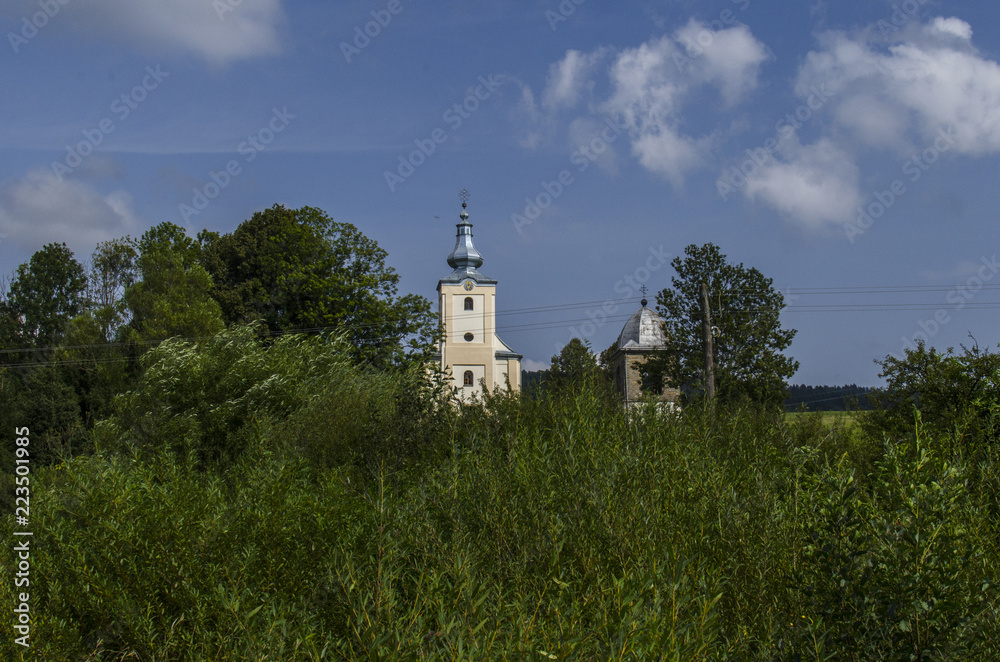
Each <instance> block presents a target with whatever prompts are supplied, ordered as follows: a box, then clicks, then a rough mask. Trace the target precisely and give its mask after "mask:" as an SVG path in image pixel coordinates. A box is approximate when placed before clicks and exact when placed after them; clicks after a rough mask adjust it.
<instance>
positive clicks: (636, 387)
mask: <svg viewBox="0 0 1000 662" xmlns="http://www.w3.org/2000/svg"><path fill="white" fill-rule="evenodd" d="M643 292H645V288H643ZM647 303H648V302H647V301H646V299H643V300H642V301H641V304H642V307H641V308H639V310H637V311H635V313H633V314H632V316H631V317H630V318H629V319H628V321H627V322H625V326H624V327H623V328H622V332H621V335H619V336H618V342H617V343H615V351H614V353H613V354H612V355H611V368H612V370H613V371H614V375H615V390H617V391H618V393H619V394H620V395H621V398H622V400H623V402H624V403H625V407H626V408H628V407H632V406H633V405H635V404H637V403H639V402H641V401H642V399H643V395H644V393H643V390H642V372H641V371H642V364H643V363H644V362H645V361H646V359H647V358H648V357H650V356H652V355H654V354H656V353H659V352H662V351H664V350H665V349H667V337H666V336H665V335H664V334H663V318H662V317H660V316H659V315H657V314H656V313H655V312H653V311H652V310H651V309H649V308H647V307H646V304H647ZM654 395H655V397H656V400H658V401H659V402H661V403H663V404H664V405H665V406H667V407H669V408H670V409H676V408H677V406H678V405H677V402H678V400H679V399H680V389H677V388H672V387H664V388H663V391H662V392H660V393H657V394H654Z"/></svg>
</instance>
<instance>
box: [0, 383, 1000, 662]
mask: <svg viewBox="0 0 1000 662" xmlns="http://www.w3.org/2000/svg"><path fill="white" fill-rule="evenodd" d="M338 375H339V377H338V382H337V384H336V386H335V387H334V386H332V385H331V387H330V388H329V389H323V390H320V391H318V392H314V393H313V396H312V397H308V398H306V397H302V398H298V399H297V400H295V401H296V402H298V403H299V404H298V405H296V406H294V407H292V406H290V407H289V408H286V409H281V410H280V411H279V410H277V409H275V410H274V411H271V412H270V413H268V414H267V415H265V416H258V417H250V419H249V421H248V422H247V423H245V424H243V425H241V426H240V427H239V434H241V435H242V436H241V437H240V439H241V441H240V446H239V448H240V452H239V453H238V454H234V455H232V456H231V460H230V462H229V463H227V464H226V466H225V467H224V468H220V467H219V466H217V465H212V466H206V465H205V463H204V461H203V460H204V457H203V455H202V454H200V453H199V450H198V449H199V448H202V447H201V446H199V445H198V444H187V445H182V446H180V448H182V449H184V450H185V452H177V449H178V448H179V447H178V446H177V445H171V446H169V447H165V448H161V449H157V448H156V445H155V444H149V443H146V442H145V441H144V442H143V443H142V444H135V443H132V444H131V445H128V444H124V445H123V446H118V447H116V450H115V451H114V452H110V451H108V452H105V453H103V454H99V455H97V456H94V457H90V458H77V459H74V460H72V461H68V462H66V463H64V464H62V465H61V466H59V467H58V468H54V469H53V470H51V471H48V472H45V473H43V474H42V475H41V476H40V479H41V484H40V485H38V486H36V487H35V489H36V490H37V492H36V493H37V494H38V495H39V503H38V505H37V506H36V507H37V508H38V509H39V513H40V519H39V521H38V522H37V524H36V531H37V533H36V542H35V543H34V544H36V545H37V546H36V548H35V551H34V552H33V553H34V555H35V556H33V564H34V565H33V568H34V570H33V573H34V575H33V576H34V577H35V578H36V581H37V582H38V584H37V585H33V591H34V593H33V595H34V596H35V597H33V600H35V601H36V602H35V603H34V606H35V608H36V616H37V620H36V622H35V628H36V630H35V634H34V637H35V646H36V649H35V650H34V651H33V655H34V656H36V657H35V658H34V659H47V660H48V659H52V660H75V659H93V660H125V659H137V660H321V659H330V660H336V659H342V660H392V659H400V660H408V659H433V660H523V659H538V660H547V659H559V660H611V659H620V660H684V661H691V660H695V661H697V660H789V661H791V660H872V661H874V660H992V659H997V657H998V654H1000V651H998V650H997V648H998V645H997V644H996V643H995V642H997V641H1000V636H998V635H1000V632H998V627H997V622H996V609H997V595H998V594H997V590H996V588H995V582H996V579H997V575H998V572H997V571H998V568H1000V550H998V545H997V540H998V534H1000V531H998V512H1000V509H998V494H1000V489H998V488H1000V471H998V464H997V455H996V451H995V449H992V448H988V447H982V448H979V449H977V450H975V451H974V452H973V451H972V450H970V451H968V454H967V455H961V454H953V453H951V452H950V451H949V450H948V449H949V446H948V444H947V440H943V439H936V438H929V437H926V436H924V435H923V434H921V433H919V432H918V433H917V434H914V435H913V436H911V437H910V438H908V439H906V438H904V439H898V440H883V439H875V438H870V437H866V436H865V435H864V434H862V433H861V432H860V431H858V430H856V429H849V430H844V429H840V430H837V431H831V430H829V429H827V428H826V427H824V426H822V425H821V424H817V423H816V421H815V419H810V418H808V417H807V418H802V419H797V420H796V421H795V422H794V423H791V424H788V423H785V422H784V420H783V419H782V418H780V417H775V416H774V415H772V414H768V413H762V412H755V411H753V410H737V411H714V412H713V411H700V410H691V411H687V412H685V413H684V414H683V415H682V416H675V415H668V414H665V413H662V412H659V411H657V410H656V409H653V408H651V409H649V410H647V411H645V412H642V413H641V414H639V413H636V414H633V415H631V416H626V415H625V413H624V412H622V411H621V410H620V409H619V408H618V407H617V406H616V405H615V404H614V403H613V402H610V401H608V400H607V399H606V397H605V396H604V395H603V394H602V393H600V392H599V391H596V390H592V389H584V390H583V391H582V392H579V393H562V394H559V395H552V396H550V397H541V398H538V399H528V398H523V399H522V398H515V397H507V396H498V397H494V398H491V399H489V400H488V401H487V402H485V403H480V404H479V405H476V406H471V407H465V408H463V409H462V410H461V411H458V410H455V409H453V408H452V407H450V406H443V405H442V404H441V403H440V401H437V400H435V399H434V398H433V396H432V395H431V394H429V393H423V394H421V393H422V392H421V391H420V390H419V389H418V388H417V387H416V386H415V385H414V384H412V383H411V384H406V383H405V379H402V378H393V379H383V378H381V377H379V376H377V375H373V374H370V373H366V372H364V371H361V370H358V369H355V368H343V369H342V370H341V372H339V373H338ZM310 388H312V387H310ZM129 420H130V421H132V423H133V424H135V425H139V428H138V429H141V428H142V426H141V423H142V420H141V416H140V417H138V418H133V419H129ZM220 420H222V419H220ZM225 420H228V419H225ZM227 425H228V424H227ZM120 429H121V430H127V429H133V428H120ZM121 434H122V435H123V436H127V434H128V433H127V432H125V431H123V432H121ZM188 438H192V437H190V435H188ZM122 448H130V449H131V450H130V451H127V452H126V451H123V450H122ZM211 448H215V446H211ZM962 452H963V453H964V452H966V451H962ZM11 526H12V523H11V521H10V519H9V518H8V519H7V520H5V529H6V531H7V532H9V531H10V529H11ZM8 558H9V555H5V556H4V559H3V562H4V563H8ZM10 591H11V588H10V587H9V585H8V584H6V583H5V584H4V585H3V588H0V593H2V594H3V595H4V602H5V603H7V602H8V601H9V600H12V597H11V595H10ZM3 645H4V646H5V647H7V652H8V654H9V655H10V659H20V658H18V657H17V655H18V653H17V652H16V650H15V648H14V647H13V646H8V644H7V643H6V642H5V643H4V644H3ZM24 659H32V658H31V657H29V656H25V657H24Z"/></svg>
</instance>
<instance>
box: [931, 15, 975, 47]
mask: <svg viewBox="0 0 1000 662" xmlns="http://www.w3.org/2000/svg"><path fill="white" fill-rule="evenodd" d="M926 31H927V32H928V34H938V35H952V36H954V37H958V38H959V39H964V40H965V41H969V40H971V39H972V26H971V25H969V24H968V23H966V22H965V21H963V20H961V19H958V18H942V17H941V16H938V17H937V18H935V19H934V20H933V21H931V24H930V25H928V26H927V28H926Z"/></svg>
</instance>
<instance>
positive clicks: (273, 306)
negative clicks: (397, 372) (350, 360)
mask: <svg viewBox="0 0 1000 662" xmlns="http://www.w3.org/2000/svg"><path fill="white" fill-rule="evenodd" d="M200 238H201V240H202V243H203V245H204V246H205V252H204V256H203V262H204V264H205V266H206V268H207V269H208V271H209V272H210V273H211V275H212V277H213V279H214V283H215V285H214V289H213V290H212V294H213V296H214V297H215V299H216V300H217V301H218V302H219V305H220V306H221V307H222V312H223V316H224V318H225V320H226V322H227V323H235V322H251V321H256V320H260V321H263V322H264V323H265V324H266V325H267V328H268V330H269V331H270V332H271V333H273V334H278V333H284V332H288V331H298V330H306V331H308V330H318V329H323V330H336V331H337V332H338V333H340V334H342V335H343V336H344V337H345V338H346V339H347V340H348V342H349V343H350V344H351V346H353V347H354V348H355V350H354V351H355V357H356V358H357V359H359V360H362V361H364V362H368V363H372V364H375V365H381V366H385V365H391V364H396V363H399V362H401V361H402V360H403V359H404V358H405V356H406V355H407V354H408V352H412V351H415V350H423V351H430V348H431V347H432V346H433V341H434V338H435V335H436V332H437V320H436V318H435V316H434V315H433V313H432V311H431V304H430V301H428V300H427V299H425V298H424V297H420V296H416V295H412V294H407V295H403V296H399V295H398V293H397V292H398V282H399V276H398V274H397V273H396V272H395V270H393V269H392V268H391V267H389V266H388V265H387V264H386V257H387V255H388V254H387V253H386V252H385V251H384V250H383V249H381V248H380V247H379V246H378V244H377V243H376V242H375V241H373V240H371V239H369V238H368V237H366V236H365V235H364V234H362V233H361V232H360V231H359V230H358V229H357V228H356V227H355V226H353V225H351V224H350V223H339V222H336V221H334V220H333V219H331V218H330V217H329V216H327V215H326V213H325V212H323V211H322V210H320V209H315V208H313V207H302V208H301V209H288V208H286V207H283V206H281V205H275V206H273V207H271V208H270V209H266V210H264V211H261V212H257V213H255V214H254V215H253V216H252V217H251V218H250V219H248V220H246V221H244V222H243V223H241V224H240V225H239V227H237V228H236V230H235V231H234V232H233V233H231V234H226V235H222V236H219V235H215V234H211V233H205V234H203V235H201V237H200Z"/></svg>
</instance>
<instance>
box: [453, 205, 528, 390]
mask: <svg viewBox="0 0 1000 662" xmlns="http://www.w3.org/2000/svg"><path fill="white" fill-rule="evenodd" d="M461 199H462V213H461V214H459V218H460V219H461V221H460V222H459V223H458V224H457V225H456V226H455V227H456V228H457V229H458V231H457V233H456V237H455V249H454V250H452V252H451V254H450V255H448V266H450V267H451V268H452V272H451V273H450V274H448V275H447V276H445V277H444V278H442V279H441V280H440V281H438V286H437V291H438V311H439V312H440V315H441V321H442V323H443V325H444V337H443V339H442V340H441V344H440V356H441V368H442V370H443V371H445V372H446V373H447V374H448V375H449V376H450V378H451V383H452V386H454V387H455V389H457V392H458V395H459V397H460V398H461V399H462V400H470V399H472V398H473V397H481V396H482V395H483V386H484V385H485V386H486V388H487V389H489V390H490V391H491V392H495V391H497V390H502V389H506V388H508V387H509V388H510V389H511V390H512V391H519V390H521V358H523V357H522V356H521V355H520V354H517V353H515V352H514V351H513V350H511V348H510V347H508V346H507V345H506V344H505V343H504V342H503V341H502V340H500V338H499V337H498V336H497V334H496V289H497V281H496V280H494V279H492V278H488V277H486V276H484V275H483V274H482V273H480V272H479V267H481V266H483V256H482V255H481V254H480V253H479V251H478V250H476V247H475V246H474V245H473V243H472V223H469V212H468V211H467V207H468V202H469V192H468V191H466V190H465V189H462V193H461Z"/></svg>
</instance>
